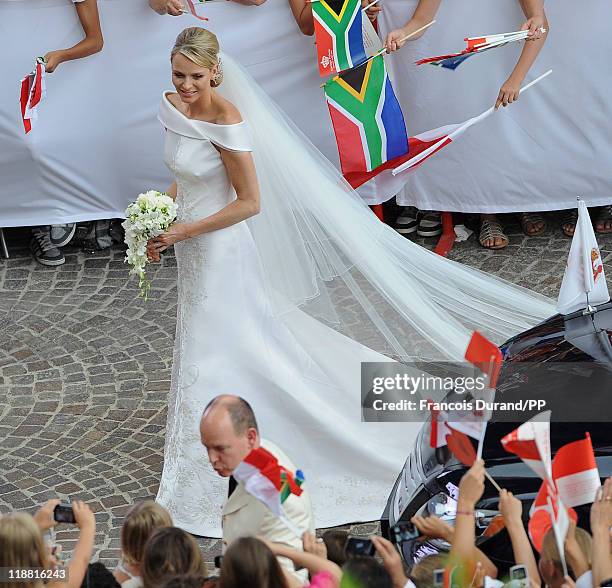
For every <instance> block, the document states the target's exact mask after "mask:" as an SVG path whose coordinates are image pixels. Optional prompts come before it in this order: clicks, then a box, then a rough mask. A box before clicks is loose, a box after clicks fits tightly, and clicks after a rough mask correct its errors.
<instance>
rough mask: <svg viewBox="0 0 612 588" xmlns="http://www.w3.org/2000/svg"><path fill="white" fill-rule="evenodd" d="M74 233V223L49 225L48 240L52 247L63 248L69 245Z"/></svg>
mask: <svg viewBox="0 0 612 588" xmlns="http://www.w3.org/2000/svg"><path fill="white" fill-rule="evenodd" d="M75 231H76V223H71V224H69V225H51V234H50V236H49V239H50V240H51V245H53V246H54V247H63V246H64V245H68V243H70V241H71V239H72V237H74V233H75Z"/></svg>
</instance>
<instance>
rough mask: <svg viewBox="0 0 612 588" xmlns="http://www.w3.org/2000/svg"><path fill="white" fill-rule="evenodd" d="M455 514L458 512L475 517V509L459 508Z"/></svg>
mask: <svg viewBox="0 0 612 588" xmlns="http://www.w3.org/2000/svg"><path fill="white" fill-rule="evenodd" d="M455 514H458V515H467V516H470V517H473V516H474V511H473V510H458V511H457V512H456V513H455Z"/></svg>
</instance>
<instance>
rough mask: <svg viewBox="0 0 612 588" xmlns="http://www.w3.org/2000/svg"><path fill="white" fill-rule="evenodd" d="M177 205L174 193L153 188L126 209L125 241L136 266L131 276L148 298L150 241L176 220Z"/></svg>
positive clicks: (126, 260)
mask: <svg viewBox="0 0 612 588" xmlns="http://www.w3.org/2000/svg"><path fill="white" fill-rule="evenodd" d="M176 210H177V205H176V202H174V200H172V198H170V196H167V195H166V194H163V193H162V192H157V191H155V190H149V191H148V192H145V193H144V194H139V195H138V198H136V201H135V202H132V203H131V204H130V205H129V206H128V207H127V209H126V211H125V217H126V218H125V221H123V223H122V224H121V226H122V227H123V228H124V229H125V243H126V245H127V246H128V248H127V251H126V256H125V262H126V263H129V264H130V265H131V266H132V268H131V269H130V275H134V274H136V275H137V276H138V287H139V288H140V295H141V296H142V298H144V299H145V300H147V297H148V292H149V289H150V288H151V282H150V281H149V280H147V276H146V273H145V265H146V264H147V263H148V261H149V260H148V259H147V241H148V240H149V239H151V238H153V237H157V236H158V235H161V234H162V233H165V232H166V231H167V230H168V227H169V226H170V225H171V224H172V223H173V222H174V220H175V219H176Z"/></svg>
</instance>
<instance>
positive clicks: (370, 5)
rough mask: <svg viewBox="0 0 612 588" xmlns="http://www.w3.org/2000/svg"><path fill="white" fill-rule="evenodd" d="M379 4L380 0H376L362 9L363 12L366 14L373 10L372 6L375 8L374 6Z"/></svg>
mask: <svg viewBox="0 0 612 588" xmlns="http://www.w3.org/2000/svg"><path fill="white" fill-rule="evenodd" d="M378 2H380V0H374V2H370V3H369V4H368V5H367V6H365V7H364V8H362V9H361V11H362V12H365V11H366V10H367V9H368V8H372V6H374V4H378Z"/></svg>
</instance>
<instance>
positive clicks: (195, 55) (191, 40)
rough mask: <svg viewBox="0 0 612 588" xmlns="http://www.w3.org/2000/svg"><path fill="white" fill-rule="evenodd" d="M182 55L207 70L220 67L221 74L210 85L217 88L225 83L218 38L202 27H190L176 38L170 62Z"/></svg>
mask: <svg viewBox="0 0 612 588" xmlns="http://www.w3.org/2000/svg"><path fill="white" fill-rule="evenodd" d="M177 53H180V54H181V55H184V56H185V57H186V58H187V59H191V61H193V62H194V63H196V64H197V65H199V66H201V67H205V68H206V69H212V68H213V67H215V65H218V66H219V68H218V70H219V73H218V74H217V75H216V76H215V77H214V78H213V79H211V80H210V85H211V86H212V87H213V88H216V87H217V86H219V85H220V84H221V82H222V81H223V72H222V71H221V63H220V61H219V41H218V39H217V36H216V35H215V34H214V33H211V32H210V31H207V30H206V29H202V28H200V27H189V28H187V29H185V30H184V31H183V32H182V33H180V34H179V36H178V37H177V38H176V42H175V43H174V47H173V48H172V53H171V54H170V60H172V59H174V56H175V55H176V54H177Z"/></svg>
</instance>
